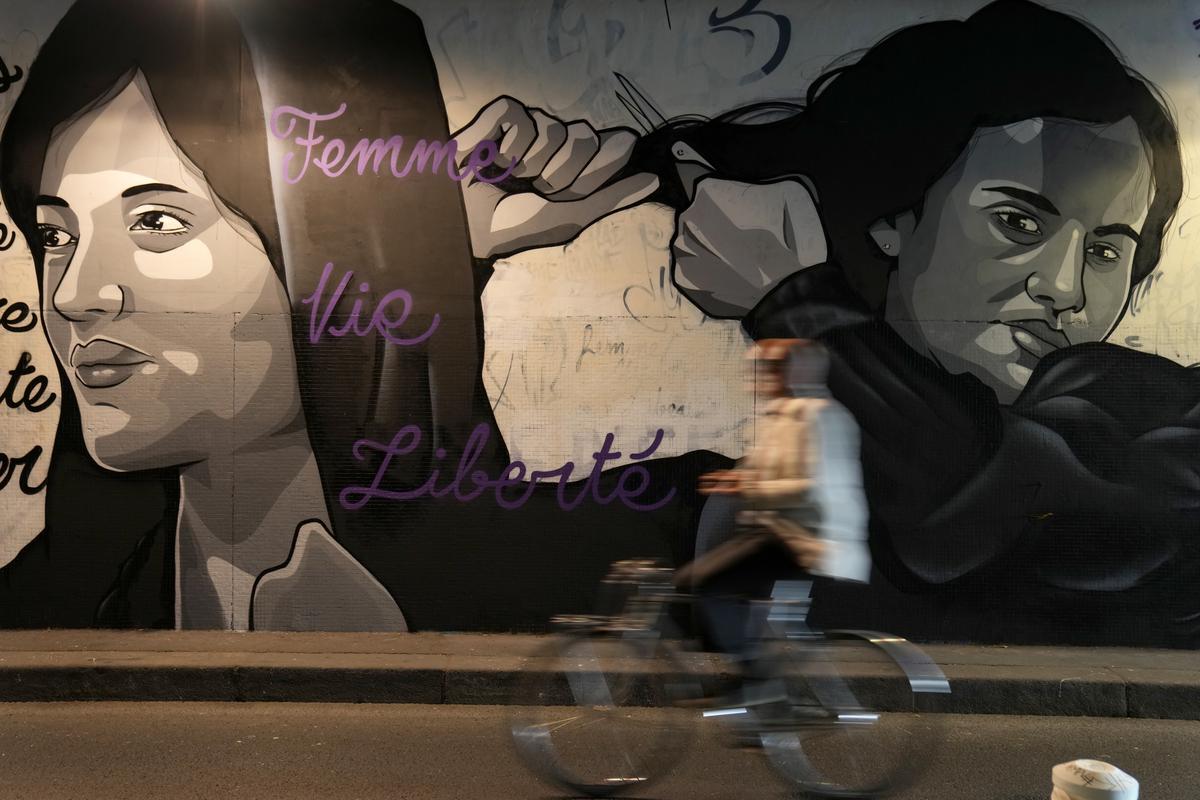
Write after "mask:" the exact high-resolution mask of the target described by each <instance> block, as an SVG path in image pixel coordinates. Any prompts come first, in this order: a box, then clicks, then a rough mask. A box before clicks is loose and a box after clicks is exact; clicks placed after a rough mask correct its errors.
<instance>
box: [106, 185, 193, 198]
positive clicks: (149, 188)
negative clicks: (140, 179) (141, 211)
mask: <svg viewBox="0 0 1200 800" xmlns="http://www.w3.org/2000/svg"><path fill="white" fill-rule="evenodd" d="M146 192H179V193H181V194H187V191H186V190H185V189H180V188H179V187H178V186H172V185H171V184H169V183H142V184H138V185H137V186H130V187H129V188H128V189H126V190H125V191H123V192H121V197H122V199H127V198H130V197H133V196H134V195H139V194H145V193H146Z"/></svg>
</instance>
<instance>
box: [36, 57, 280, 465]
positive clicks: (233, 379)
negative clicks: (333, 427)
mask: <svg viewBox="0 0 1200 800" xmlns="http://www.w3.org/2000/svg"><path fill="white" fill-rule="evenodd" d="M40 192H41V195H42V197H41V198H39V204H38V225H39V232H40V236H41V238H42V243H43V247H44V249H45V260H44V264H43V275H42V278H43V283H42V312H43V315H44V317H43V318H44V320H45V325H46V330H47V334H48V336H49V338H50V342H51V345H52V347H53V348H54V353H55V356H56V357H57V358H58V360H59V361H60V362H61V363H62V364H63V367H64V369H65V371H66V373H67V375H68V377H69V379H70V384H71V388H72V390H73V392H74V395H75V397H76V399H77V400H78V404H79V411H80V418H81V422H82V428H83V435H84V441H85V444H86V445H87V448H88V451H89V452H90V453H91V455H92V457H93V458H95V459H96V461H97V462H98V463H99V464H101V465H102V466H105V467H107V468H109V469H113V470H118V471H125V470H134V469H146V468H152V467H164V466H177V465H183V464H187V463H191V462H195V461H200V460H204V459H205V458H207V457H208V456H210V455H212V454H214V453H218V452H224V453H232V452H234V451H236V450H237V449H238V448H239V447H241V446H243V445H245V444H246V443H248V442H251V441H254V440H257V439H260V438H261V437H264V436H267V435H269V434H270V433H272V432H273V431H276V430H280V429H282V428H285V427H287V426H290V425H292V424H294V423H295V421H296V420H297V419H298V418H299V417H300V401H299V389H298V386H297V380H296V370H295V359H294V353H293V351H292V345H291V319H290V314H289V303H288V300H287V296H286V293H285V291H284V288H283V286H282V284H281V283H280V281H279V279H278V278H277V277H276V275H275V272H274V270H273V269H272V266H271V262H270V260H269V259H268V258H267V255H266V252H265V250H264V248H263V245H262V242H261V240H260V239H259V237H258V235H257V234H256V233H255V232H254V230H253V228H252V227H251V226H250V225H248V224H247V223H246V222H245V221H244V220H242V219H240V218H239V217H238V216H237V215H236V214H234V213H233V212H232V211H230V210H229V209H228V208H227V207H225V205H224V204H223V203H221V201H220V200H219V199H218V198H217V197H216V195H215V194H214V193H213V191H212V189H211V187H210V186H209V185H208V183H207V181H206V180H205V178H204V175H203V174H202V173H201V172H200V170H199V169H197V168H196V167H195V165H193V164H192V163H191V162H190V161H189V160H188V159H187V158H186V156H185V155H184V154H183V153H181V152H180V151H179V149H178V148H177V147H176V145H175V143H174V141H173V140H172V139H171V137H170V135H169V134H168V132H167V130H166V129H165V127H164V125H163V123H162V120H161V119H160V118H159V116H158V113H157V111H156V109H155V107H154V104H153V101H152V98H151V95H150V91H149V89H148V88H147V86H146V84H145V82H144V80H143V79H142V78H141V76H140V75H139V76H136V77H135V78H134V79H133V80H132V81H131V82H130V83H129V85H128V86H126V87H125V88H124V89H123V90H122V91H121V92H120V93H118V94H117V95H116V96H115V97H114V98H113V99H112V100H109V101H108V102H106V103H104V104H103V105H101V106H100V107H98V108H96V109H94V110H92V111H90V112H89V113H87V114H84V115H82V116H81V117H79V118H78V119H76V120H74V121H73V122H71V123H70V124H68V125H66V126H65V127H64V128H62V129H61V130H60V131H58V132H56V135H55V136H54V138H53V140H52V141H51V144H50V148H49V150H48V152H47V156H46V162H45V165H44V167H43V171H42V182H41V189H40Z"/></svg>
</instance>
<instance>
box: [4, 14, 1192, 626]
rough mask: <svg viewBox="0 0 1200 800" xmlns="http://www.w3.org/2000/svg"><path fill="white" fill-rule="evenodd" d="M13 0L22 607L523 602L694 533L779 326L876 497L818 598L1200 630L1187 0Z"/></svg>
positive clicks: (380, 612) (101, 619)
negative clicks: (759, 348)
mask: <svg viewBox="0 0 1200 800" xmlns="http://www.w3.org/2000/svg"><path fill="white" fill-rule="evenodd" d="M30 5H31V8H30V9H29V10H27V11H26V12H24V13H26V14H28V15H29V18H28V19H25V18H23V17H20V15H19V14H18V15H14V16H15V17H16V22H12V21H10V22H9V23H8V24H9V27H8V28H6V29H3V30H5V31H11V36H10V35H8V34H7V33H5V34H4V35H3V36H0V46H2V45H3V44H4V43H8V42H13V43H17V44H19V45H20V46H16V45H15V44H14V46H13V49H12V51H11V52H7V51H6V52H0V56H3V57H5V59H6V64H5V70H4V71H3V73H2V75H0V79H2V80H3V82H4V86H5V92H4V94H3V95H0V97H3V98H4V99H5V102H7V103H8V104H9V111H8V116H7V119H6V121H5V124H4V130H3V135H2V139H0V189H2V191H3V205H4V210H5V212H6V213H7V214H8V218H10V219H11V223H7V222H6V224H5V234H6V235H7V236H8V242H7V247H8V248H9V249H11V250H12V251H13V256H12V257H11V258H6V259H5V260H4V272H5V284H4V286H5V287H6V298H9V299H6V301H5V302H6V303H7V304H8V305H7V308H8V310H7V311H5V310H4V308H3V307H0V324H2V325H3V329H4V333H3V337H4V338H8V337H9V336H14V337H18V336H19V337H29V338H28V339H24V338H23V339H22V340H21V341H22V345H18V346H26V345H25V342H26V341H33V340H34V337H36V336H37V334H39V333H43V334H44V338H45V341H46V343H48V346H46V345H45V344H41V343H39V342H34V343H33V344H29V345H28V346H27V347H26V349H25V350H22V355H21V356H20V359H19V362H18V363H17V367H16V368H15V369H14V370H13V371H11V372H10V378H11V380H10V382H9V388H8V389H7V390H6V391H5V400H6V405H7V408H8V409H10V410H12V411H14V412H17V413H16V415H15V416H6V417H3V418H2V419H3V422H2V424H3V425H4V426H5V428H4V430H5V434H4V436H5V440H4V441H5V444H4V446H3V447H0V450H3V451H4V452H6V453H7V455H6V456H5V458H6V459H7V460H5V461H4V462H3V464H0V466H3V467H5V470H4V471H0V481H4V480H5V479H6V478H7V482H6V483H5V484H4V488H3V489H2V490H0V497H3V498H4V500H5V503H6V506H5V507H9V506H8V504H11V507H12V508H14V509H16V508H20V509H21V513H19V514H18V513H13V514H10V515H9V516H10V522H9V524H8V527H7V528H6V530H5V531H4V533H3V536H4V539H3V543H2V544H3V547H0V556H3V566H0V624H4V625H9V626H46V625H51V626H86V625H101V626H137V627H182V628H232V629H251V628H253V629H259V630H313V629H318V630H407V629H409V628H412V629H501V630H503V629H532V628H537V627H538V626H539V625H541V624H544V622H545V620H546V619H547V618H548V616H549V615H550V614H553V613H563V612H569V611H583V610H587V609H588V607H589V604H590V602H591V598H592V593H593V591H594V589H595V585H596V582H597V580H598V579H599V577H600V575H601V574H602V573H603V571H604V569H605V568H606V566H607V565H608V563H610V562H611V561H612V560H615V559H617V558H622V557H629V556H659V557H663V558H666V559H668V560H670V561H672V562H674V563H682V562H684V561H686V560H687V559H688V558H690V556H691V554H692V552H693V549H694V540H695V535H696V530H697V527H698V526H699V525H700V524H701V520H702V517H703V516H704V514H705V503H704V498H703V497H702V496H701V495H699V494H698V493H697V491H696V485H697V479H698V477H699V476H700V475H701V474H703V473H705V472H708V471H710V470H713V469H718V468H724V467H727V466H729V465H730V464H731V463H732V462H733V459H736V458H737V457H739V456H740V455H741V454H742V452H744V450H745V448H746V447H747V446H748V445H749V444H750V443H751V442H752V441H753V439H754V430H753V425H752V423H751V421H752V419H753V414H752V412H753V398H750V397H747V396H746V395H745V393H744V391H743V389H742V379H743V374H742V370H743V366H742V355H741V354H742V351H743V350H744V348H745V345H746V344H747V343H749V342H750V341H751V340H753V339H760V338H793V337H802V338H814V339H819V340H821V341H822V342H823V343H824V344H825V345H826V347H827V348H828V349H829V351H830V353H831V356H832V367H831V373H830V388H831V390H832V392H833V393H834V395H835V396H836V397H837V399H838V400H839V401H840V402H841V403H843V404H844V405H845V406H846V407H847V408H848V409H849V410H850V411H851V412H852V413H853V414H854V415H855V417H856V419H857V420H858V423H859V425H860V427H861V428H862V459H863V474H864V481H865V488H866V491H867V495H868V500H869V504H870V511H871V519H870V545H871V552H872V558H873V561H874V569H873V573H872V577H871V581H870V583H869V584H868V585H854V584H842V583H838V582H833V581H823V582H819V583H818V585H817V588H816V594H815V605H814V615H815V616H816V617H817V621H818V622H819V623H820V624H824V625H830V626H833V625H837V626H853V627H873V628H883V629H887V630H892V631H895V632H897V633H901V634H907V635H910V636H914V637H918V638H950V639H974V640H981V641H1026V642H1039V641H1046V642H1075V643H1091V642H1105V643H1112V644H1156V645H1164V646H1181V647H1189V646H1194V645H1195V644H1196V643H1197V641H1198V640H1200V608H1198V607H1197V603H1196V600H1195V599H1194V598H1195V597H1196V592H1195V591H1194V590H1195V589H1197V588H1200V546H1198V544H1197V542H1196V540H1195V536H1194V535H1193V534H1194V532H1195V531H1196V530H1197V523H1200V515H1198V514H1197V511H1198V509H1200V475H1198V470H1197V468H1198V467H1200V460H1198V456H1197V455H1196V454H1197V452H1200V450H1198V449H1197V445H1200V417H1197V408H1200V406H1198V405H1197V402H1198V400H1200V373H1198V372H1196V371H1195V370H1194V369H1191V368H1189V367H1188V366H1187V365H1188V364H1190V363H1192V362H1193V361H1197V360H1200V356H1197V350H1198V348H1197V344H1198V343H1200V331H1197V330H1195V326H1194V325H1192V324H1191V319H1192V317H1191V316H1189V315H1188V314H1189V312H1188V311H1187V309H1189V308H1191V306H1192V304H1193V303H1194V294H1195V290H1200V287H1197V286H1196V284H1195V283H1194V282H1193V281H1194V278H1191V277H1190V276H1189V275H1188V272H1189V270H1190V267H1189V265H1188V259H1189V258H1190V250H1189V248H1190V242H1189V241H1188V238H1189V237H1188V233H1189V231H1188V226H1187V222H1188V220H1189V219H1190V215H1189V212H1190V211H1191V210H1193V209H1192V207H1191V206H1190V205H1189V203H1190V202H1191V201H1190V198H1188V197H1187V196H1186V194H1185V179H1186V177H1187V176H1186V175H1185V172H1186V168H1187V165H1188V164H1189V163H1190V162H1189V154H1190V152H1191V150H1190V140H1191V138H1190V137H1191V134H1192V130H1191V125H1192V124H1193V119H1194V116H1195V111H1196V109H1195V106H1194V105H1192V104H1191V101H1190V99H1188V100H1187V103H1188V105H1187V106H1186V107H1185V111H1184V113H1183V114H1182V115H1181V114H1180V113H1179V109H1178V107H1177V105H1176V104H1177V103H1179V102H1181V101H1182V100H1183V99H1184V97H1183V94H1182V93H1183V88H1184V87H1185V86H1186V85H1185V84H1181V85H1180V88H1179V89H1178V90H1177V87H1176V81H1175V76H1177V75H1182V76H1184V77H1186V78H1187V79H1189V80H1190V79H1193V78H1194V76H1191V75H1186V72H1185V70H1187V69H1194V64H1193V63H1192V61H1194V58H1195V55H1194V52H1191V50H1189V48H1191V49H1192V50H1194V49H1195V44H1194V43H1193V42H1192V41H1191V40H1190V39H1188V31H1187V30H1185V29H1184V28H1183V26H1182V25H1181V23H1186V24H1187V25H1188V26H1190V21H1189V20H1181V19H1177V18H1176V15H1177V13H1178V9H1177V8H1176V7H1175V6H1171V7H1170V9H1169V10H1168V9H1164V10H1162V11H1161V13H1159V14H1158V15H1157V16H1155V15H1154V14H1150V15H1139V16H1138V18H1137V20H1136V21H1130V22H1129V24H1128V25H1127V26H1125V27H1123V28H1122V30H1123V31H1124V35H1125V36H1126V38H1127V39H1128V41H1129V43H1130V44H1131V45H1132V46H1133V48H1134V49H1135V50H1137V51H1138V52H1141V53H1150V52H1151V51H1153V54H1152V55H1147V57H1146V61H1147V64H1148V65H1151V66H1153V67H1154V68H1155V70H1157V72H1156V74H1155V77H1156V78H1157V77H1158V75H1162V76H1165V77H1166V78H1167V80H1156V81H1155V82H1153V83H1152V82H1151V81H1150V79H1148V78H1144V77H1142V75H1141V73H1139V72H1136V71H1134V70H1133V69H1131V68H1130V67H1128V66H1126V61H1125V55H1130V63H1132V64H1133V66H1134V67H1139V68H1140V67H1141V66H1142V65H1141V64H1139V62H1138V61H1137V60H1136V59H1135V58H1133V57H1132V55H1131V54H1128V53H1127V54H1125V55H1123V52H1124V51H1123V50H1118V47H1117V45H1116V44H1114V43H1112V42H1109V41H1108V40H1107V39H1106V38H1105V36H1104V35H1103V33H1101V32H1100V31H1104V32H1105V33H1111V32H1114V29H1113V27H1112V25H1113V23H1123V22H1124V21H1126V17H1128V16H1129V15H1130V14H1131V12H1129V11H1127V10H1126V11H1122V9H1121V5H1120V4H1112V5H1111V7H1104V8H1101V9H1099V10H1096V11H1094V12H1093V11H1092V10H1090V9H1092V8H1094V7H1093V6H1089V11H1088V13H1089V16H1088V18H1087V19H1086V20H1085V19H1083V18H1080V17H1076V16H1071V15H1070V14H1067V13H1062V12H1060V11H1057V10H1051V9H1048V8H1046V7H1043V6H1041V5H1037V4H1034V3H1029V2H1023V1H1022V0H997V1H996V2H992V3H988V4H984V3H965V4H963V7H962V8H960V9H955V12H954V13H953V14H948V13H944V12H943V13H939V14H937V15H935V18H936V19H937V20H938V21H932V22H929V21H922V22H920V23H919V24H912V20H913V19H918V18H920V19H925V18H927V16H928V15H924V14H917V13H912V14H906V13H901V12H902V11H903V9H898V8H897V6H898V5H904V4H887V6H886V8H887V11H886V12H883V13H876V12H880V11H881V9H882V8H883V4H871V3H864V4H847V5H846V6H845V7H844V8H839V9H836V10H835V9H830V8H822V9H821V11H820V13H819V14H817V13H812V14H809V11H812V9H808V8H807V7H803V8H801V7H796V6H794V4H782V3H780V4H773V3H770V2H744V3H741V4H740V5H739V4H736V3H729V4H724V3H715V2H714V3H678V2H676V3H671V2H665V3H663V4H661V5H658V4H653V3H643V2H630V3H627V4H624V5H622V4H610V5H609V6H608V7H606V8H605V9H603V10H599V9H598V8H597V7H595V6H591V5H581V4H576V3H571V2H568V1H567V0H548V2H545V3H522V4H517V3H512V4H506V3H498V4H479V5H478V6H462V7H456V6H449V5H445V4H429V7H428V8H424V7H421V6H419V5H417V6H416V7H415V11H414V10H409V9H408V8H406V7H402V6H400V5H397V4H394V3H392V2H390V0H355V2H351V3H338V4H330V3H322V2H316V1H315V0H239V2H237V3H222V2H209V3H188V4H184V3H179V4H173V3H150V2H141V0H78V2H75V3H63V4H61V7H59V8H58V9H57V11H56V13H57V16H54V17H53V18H50V16H49V14H50V12H48V11H46V10H45V9H44V7H39V10H37V11H35V10H33V9H32V5H33V4H30ZM916 5H919V4H914V7H915V6H916ZM726 6H728V7H726ZM1076 11H1077V12H1079V10H1078V9H1076ZM1079 13H1081V12H1079ZM943 16H944V17H946V18H945V19H942V17H943ZM1093 16H1094V17H1096V19H1093ZM893 18H894V19H893ZM821 25H824V26H825V29H824V30H825V32H826V33H825V34H822V28H821ZM1156 25H1157V26H1174V27H1171V28H1170V30H1171V33H1170V35H1169V36H1167V35H1165V34H1162V33H1161V32H1159V31H1158V28H1155V26H1156ZM27 28H28V29H33V30H36V31H38V32H39V33H38V35H37V36H30V35H21V34H20V31H22V30H26V29H27ZM835 28H836V29H837V30H839V31H842V33H840V34H839V36H842V37H844V39H845V42H844V46H843V47H839V48H838V49H837V51H836V52H831V51H830V50H829V46H830V45H829V39H828V35H827V32H828V30H831V29H835ZM101 29H102V30H106V31H111V35H107V36H106V37H105V41H104V46H103V47H98V46H97V45H96V43H95V41H94V37H95V31H96V30H101ZM1189 29H1190V27H1189ZM516 30H522V31H528V30H533V31H536V32H539V33H538V36H543V39H539V40H538V41H537V42H531V41H529V40H527V39H524V38H522V35H516V34H513V35H511V36H510V35H509V33H511V32H513V31H516ZM847 31H849V32H847ZM822 35H825V36H826V38H824V39H822V38H821V37H822ZM722 37H724V38H722ZM31 40H32V41H31ZM1015 41H1019V42H1021V46H1020V52H1019V56H1014V57H1013V58H1006V59H1004V60H1003V62H1002V63H1001V62H998V61H997V60H996V55H995V54H997V53H1004V52H1008V50H1009V48H1010V47H1011V43H1012V42H1015ZM1125 44H1126V42H1125V40H1122V41H1121V45H1122V46H1123V47H1124V45H1125ZM806 46H807V47H809V50H808V51H807V52H806V51H805V47H806ZM818 48H824V49H818ZM1139 48H1140V49H1139ZM1164 54H1166V55H1164ZM493 59H494V60H493ZM544 62H546V63H544ZM672 62H673V63H672ZM551 66H554V68H553V69H550V67H551ZM668 70H670V71H668ZM1172 70H1174V71H1172ZM672 76H677V77H672ZM689 104H695V105H694V106H692V107H689ZM730 109H732V110H730ZM1181 132H1182V133H1181ZM18 234H19V235H18ZM4 245H5V243H4V242H0V246H4ZM22 245H25V246H27V250H22ZM6 252H7V251H6ZM22 282H24V284H22ZM22 285H24V288H23V289H22V288H20V287H22ZM8 287H14V288H8ZM1167 287H1172V289H1171V291H1168V290H1167ZM1189 289H1193V291H1192V292H1191V293H1190V294H1189V291H1188V290H1189ZM1156 303H1157V304H1159V305H1157V306H1156V305H1155V304H1156ZM39 346H40V349H38V347H39ZM4 352H8V351H7V350H5V351H4ZM52 365H57V369H55V368H54V367H53V366H52ZM43 411H45V412H48V413H49V414H50V417H52V419H50V418H49V417H47V419H49V422H45V421H39V420H40V418H42V417H46V414H43V413H42V412H43ZM31 431H32V433H30V432H31ZM10 441H11V442H12V443H13V444H12V445H11V446H10V445H9V442H10ZM39 448H40V449H39ZM21 453H26V455H25V456H22V455H21ZM14 492H19V493H20V494H21V504H19V505H18V504H17V503H16V502H15V501H13V500H11V498H12V497H13V495H14ZM42 504H44V506H43V505H42ZM29 509H33V510H32V511H30V510H29ZM43 520H44V522H43Z"/></svg>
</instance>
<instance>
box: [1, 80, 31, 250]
mask: <svg viewBox="0 0 1200 800" xmlns="http://www.w3.org/2000/svg"><path fill="white" fill-rule="evenodd" d="M23 77H25V71H24V70H23V69H21V68H20V67H18V66H17V65H16V64H13V66H12V70H11V71H9V66H8V64H6V63H4V59H3V58H0V94H3V93H4V92H7V91H8V90H9V89H10V88H11V87H12V85H13V84H14V83H16V82H17V81H19V80H21V78H23ZM16 240H17V234H16V232H15V231H10V230H9V229H8V226H7V225H5V224H4V223H3V222H0V250H8V249H9V248H10V247H12V246H13V243H14V242H16Z"/></svg>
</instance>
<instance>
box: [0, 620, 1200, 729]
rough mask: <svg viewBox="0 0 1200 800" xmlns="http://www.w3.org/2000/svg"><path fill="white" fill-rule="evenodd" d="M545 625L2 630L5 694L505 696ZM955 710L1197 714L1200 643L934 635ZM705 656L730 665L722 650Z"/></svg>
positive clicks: (52, 697)
mask: <svg viewBox="0 0 1200 800" xmlns="http://www.w3.org/2000/svg"><path fill="white" fill-rule="evenodd" d="M545 640H546V637H544V636H533V635H504V634H448V633H419V634H358V633H337V634H331V633H242V634H239V633H227V632H207V631H205V632H191V631H189V632H177V631H135V632H128V631H0V702H11V701H56V700H207V701H263V700H271V701H291V702H349V703H463V704H479V703H488V704H492V703H495V704H503V703H506V702H509V698H510V697H511V694H512V685H513V681H514V680H515V678H516V677H517V676H518V675H519V674H521V671H522V670H523V669H526V670H527V669H530V668H534V669H536V668H537V665H538V664H539V663H541V662H540V660H539V659H535V658H534V657H533V656H534V654H535V653H536V651H537V650H538V649H539V647H541V646H542V645H543V644H544V643H545ZM922 649H924V650H925V652H926V653H928V654H929V655H930V656H931V657H932V658H933V659H934V661H936V662H937V663H938V664H939V665H940V666H941V667H942V669H943V670H944V671H945V673H946V676H947V677H948V678H949V679H950V685H951V690H952V693H951V695H949V696H948V697H945V698H944V699H946V700H947V702H946V703H944V704H939V706H938V708H939V710H944V711H949V712H955V713H981V714H1039V715H1058V716H1097V717H1148V718H1156V719H1200V654H1198V653H1193V652H1188V651H1179V650H1136V649H1124V648H1057V647H994V646H990V647H985V646H966V645H925V646H923V648H922ZM697 663H700V664H701V667H702V668H703V669H704V670H706V671H709V672H713V673H716V672H720V671H721V669H722V668H721V662H720V661H719V660H718V659H716V658H715V657H714V658H708V659H703V660H702V661H700V662H697Z"/></svg>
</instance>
